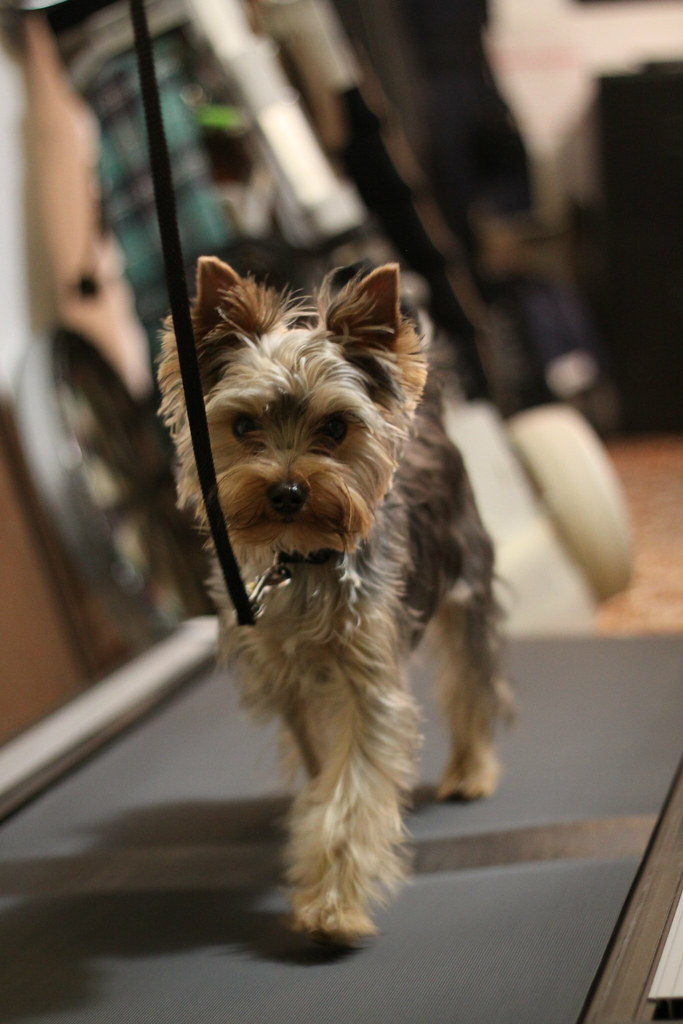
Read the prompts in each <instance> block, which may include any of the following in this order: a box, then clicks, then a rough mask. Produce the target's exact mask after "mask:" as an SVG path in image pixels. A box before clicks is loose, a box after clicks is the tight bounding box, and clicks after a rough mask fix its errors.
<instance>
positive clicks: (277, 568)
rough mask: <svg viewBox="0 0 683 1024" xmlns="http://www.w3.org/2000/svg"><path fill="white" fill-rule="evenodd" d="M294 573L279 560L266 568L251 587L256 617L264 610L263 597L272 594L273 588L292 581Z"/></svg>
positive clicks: (250, 597)
mask: <svg viewBox="0 0 683 1024" xmlns="http://www.w3.org/2000/svg"><path fill="white" fill-rule="evenodd" d="M291 580H292V574H291V572H290V571H289V569H288V568H287V566H286V565H283V564H282V563H281V562H277V563H276V564H275V565H271V567H270V569H266V571H265V572H264V573H262V574H261V575H260V576H259V577H258V579H257V580H256V581H255V582H254V583H252V585H251V586H250V588H249V599H250V601H251V607H252V610H253V612H254V618H255V619H258V618H259V617H260V616H261V615H262V614H263V610H264V602H263V599H264V598H266V597H267V596H268V594H270V592H271V590H279V589H280V588H281V587H286V586H287V585H288V584H289V583H291Z"/></svg>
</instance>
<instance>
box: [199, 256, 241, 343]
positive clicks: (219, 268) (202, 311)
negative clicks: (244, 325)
mask: <svg viewBox="0 0 683 1024" xmlns="http://www.w3.org/2000/svg"><path fill="white" fill-rule="evenodd" d="M243 283H244V282H243V281H242V278H241V277H240V276H239V274H238V273H237V272H236V271H235V270H233V269H232V267H230V266H228V264H227V263H224V262H223V260H219V259H218V257H217V256H200V257H199V259H198V261H197V295H196V298H195V300H194V302H193V304H192V323H193V326H194V329H195V335H196V338H197V342H200V341H201V339H202V338H203V337H204V335H206V334H207V333H208V332H209V331H212V330H213V329H214V327H217V326H218V325H219V324H220V323H221V322H222V321H223V320H224V319H225V317H224V315H223V316H222V315H221V312H220V310H221V307H225V306H226V305H231V303H230V292H231V291H234V290H235V289H236V288H240V287H241V286H242V285H243Z"/></svg>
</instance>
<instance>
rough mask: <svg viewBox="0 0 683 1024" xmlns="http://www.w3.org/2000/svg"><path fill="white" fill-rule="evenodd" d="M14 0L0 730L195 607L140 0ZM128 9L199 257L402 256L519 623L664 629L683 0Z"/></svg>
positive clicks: (676, 329) (679, 356) (250, 267)
mask: <svg viewBox="0 0 683 1024" xmlns="http://www.w3.org/2000/svg"><path fill="white" fill-rule="evenodd" d="M0 10H1V12H2V46H1V47H0V146H1V147H2V148H1V154H0V252H1V253H2V274H1V275H0V308H1V309H2V310H3V314H4V315H3V337H2V340H1V341H0V501H1V506H0V507H1V508H2V512H3V514H2V516H1V517H0V566H1V569H0V637H1V638H2V650H3V659H2V673H1V676H0V742H2V741H5V740H7V739H9V738H10V737H13V736H15V735H17V734H18V733H19V732H21V731H22V730H23V729H25V728H26V727H27V726H29V725H30V724H31V723H33V722H35V721H37V720H39V719H40V718H42V717H43V716H45V715H46V714H47V713H48V712H49V711H51V710H53V709H54V708H55V707H57V706H59V705H61V704H63V703H64V702H65V701H67V700H69V699H70V698H71V697H73V696H75V695H77V694H78V693H81V692H82V691H83V690H84V689H86V688H87V687H89V686H91V685H92V684H93V683H95V682H96V681H97V680H100V679H102V678H103V677H104V676H106V675H107V673H109V672H111V671H112V670H113V669H114V668H116V667H118V666H121V665H124V664H126V663H127V662H128V661H130V660H131V659H133V658H134V657H135V656H136V655H138V654H140V653H141V652H142V651H144V650H146V649H148V648H149V647H150V646H151V645H153V644H155V643H156V642H157V641H159V640H160V639H162V638H163V637H166V636H168V635H169V634H170V633H172V632H173V630H174V629H175V628H176V627H177V626H178V625H179V624H180V623H182V622H183V621H184V620H185V619H188V618H191V617H194V616H197V615H206V614H210V613H211V606H210V604H209V602H208V600H207V598H206V596H205V593H204V588H203V579H204V575H205V571H206V560H205V554H204V552H203V550H202V543H201V540H200V539H198V538H197V536H196V535H195V533H194V532H193V530H192V528H191V526H190V524H189V523H188V522H187V521H186V519H185V518H184V516H183V515H181V514H180V513H179V512H178V511H177V509H176V508H175V494H174V486H173V464H172V455H171V450H170V445H169V443H168V439H167V438H166V437H165V436H164V433H163V431H162V430H161V428H160V426H159V424H158V422H157V419H156V415H155V411H156V406H157V394H156V389H155V383H154V373H153V367H154V360H155V358H156V354H157V348H158V331H159V325H160V323H161V320H162V318H163V317H164V315H165V313H166V312H167V309H168V304H169V303H168V296H167V293H166V288H165V284H164V271H163V262H162V257H161V251H160V244H159V236H158V230H157V226H156V214H155V209H154V201H153V193H152V186H151V177H150V172H149V164H148V154H147V148H146V139H145V135H144V126H143V112H142V107H141V100H140V94H139V85H138V79H137V71H136V62H135V54H134V47H133V37H132V30H131V27H130V22H129V14H128V9H127V5H126V4H125V3H121V2H120V0H117V2H113V3H109V2H107V0H63V2H61V3H55V4H53V5H50V6H48V5H47V4H45V3H42V2H41V0H30V2H29V0H27V2H25V3H22V4H19V3H16V2H12V3H6V2H4V3H3V4H2V6H1V7H0ZM147 10H148V17H149V20H150V25H151V29H152V32H153V35H154V39H155V58H156V62H157V74H158V78H159V87H160V92H161V101H162V109H163V113H164V118H165V124H166V131H167V136H168V144H169V148H170V153H171V160H172V164H173V171H174V182H175V189H176V202H177V206H178V219H179V226H180V232H181V239H182V245H183V252H184V258H185V262H186V267H187V275H188V281H189V282H192V280H193V275H194V265H195V262H196V259H197V257H198V256H199V255H202V254H205V253H214V254H217V255H219V256H221V257H222V258H224V259H226V260H228V261H229V262H231V263H232V265H233V266H235V267H236V269H238V270H239V271H240V272H243V273H246V272H251V273H254V274H255V275H256V276H258V277H261V278H265V279H267V280H269V281H270V282H271V283H273V284H275V285H276V286H285V285H289V286H291V287H293V288H295V289H301V290H303V291H305V292H310V291H311V290H312V289H314V288H315V287H316V286H317V285H318V284H319V282H320V280H321V278H322V277H323V275H324V274H325V273H326V272H327V271H328V270H330V269H331V268H333V267H335V266H339V265H342V264H348V263H353V262H356V261H360V260H369V261H371V262H374V263H377V262H379V261H382V260H386V259H398V260H399V261H400V263H401V265H402V268H403V271H404V275H403V276H404V282H405V290H406V299H407V300H409V301H410V302H411V303H413V304H414V305H417V306H418V307H419V308H420V309H421V310H422V314H423V317H424V323H425V329H427V330H428V331H429V332H430V333H431V334H432V335H433V338H434V344H435V348H436V349H437V350H438V351H439V353H440V355H441V359H440V370H439V372H440V373H441V375H442V377H443V383H444V393H445V400H446V414H447V424H448V429H449V432H450V433H451V435H452V437H453V438H454V440H455V441H456V442H457V443H458V444H460V446H461V447H462V449H463V452H464V455H465V458H466V461H467V462H468V465H469V467H470V472H471V475H472V478H473V483H474V486H475V491H476V493H477V497H478V500H479V503H480V507H481V510H482V514H483V516H484V519H485V521H486V522H487V525H488V526H489V529H490V530H491V532H492V534H493V536H494V540H495V543H496V547H497V555H498V573H499V577H500V599H501V602H502V604H503V606H504V609H505V626H506V629H507V631H508V632H509V633H510V635H524V634H525V635H533V634H539V633H541V634H543V633H546V634H547V633H572V632H590V631H602V632H611V633H624V632H643V633H645V632H666V631H679V630H680V629H681V628H683V571H682V570H683V529H681V527H682V526H683V522H682V520H683V512H682V511H681V510H682V509H683V403H682V402H681V382H682V381H683V243H682V241H681V240H682V239H683V5H682V4H681V3H680V2H678V0H643V2H636V0H630V2H629V0H610V2H591V0H489V2H488V3H487V2H485V0H335V2H333V0H253V2H250V3H246V2H242V0H149V2H148V4H147Z"/></svg>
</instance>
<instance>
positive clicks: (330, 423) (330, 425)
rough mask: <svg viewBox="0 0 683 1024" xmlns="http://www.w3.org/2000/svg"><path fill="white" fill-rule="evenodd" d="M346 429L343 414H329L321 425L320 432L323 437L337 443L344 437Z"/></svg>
mask: <svg viewBox="0 0 683 1024" xmlns="http://www.w3.org/2000/svg"><path fill="white" fill-rule="evenodd" d="M347 429H348V428H347V426H346V420H345V419H344V417H343V416H330V417H329V419H326V420H325V422H324V423H323V425H322V426H321V428H320V433H321V434H322V435H323V437H326V438H329V440H330V441H334V442H335V444H339V443H340V441H343V440H344V438H345V437H346V431H347Z"/></svg>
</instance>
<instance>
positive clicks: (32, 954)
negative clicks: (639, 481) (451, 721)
mask: <svg viewBox="0 0 683 1024" xmlns="http://www.w3.org/2000/svg"><path fill="white" fill-rule="evenodd" d="M507 660H508V664H509V674H510V677H511V679H512V681H513V684H514V687H515V690H516V693H517V699H518V708H519V710H518V718H517V722H516V724H514V725H513V726H512V727H511V728H509V729H503V730H501V735H500V743H499V747H500V752H501V755H502V758H503V761H504V764H505V775H504V777H503V780H502V783H501V787H500V790H499V792H498V793H497V794H496V795H495V796H494V797H493V798H492V799H491V800H488V801H485V802H481V803H476V804H460V803H451V804H445V805H436V804H434V803H432V801H431V790H430V787H431V786H432V785H433V784H434V782H435V781H436V779H437V777H438V772H439V770H440V768H441V766H442V764H443V761H444V758H445V752H446V741H445V735H444V733H443V731H442V729H441V726H440V723H439V722H438V721H437V719H436V716H435V713H434V709H433V702H432V701H431V699H430V688H431V679H430V675H429V673H428V672H427V671H426V670H424V671H417V672H416V673H415V675H414V681H415V687H416V690H417V692H418V693H419V696H420V698H421V700H422V703H423V706H424V708H425V721H424V733H425V744H424V751H423V759H422V769H421V783H420V786H419V787H418V789H417V791H416V806H415V810H414V812H413V813H412V814H411V816H410V818H409V822H408V824H409V828H410V831H411V834H412V837H413V843H414V847H415V873H414V875H413V878H412V879H411V881H410V882H409V883H408V885H406V886H405V888H404V889H403V890H402V892H401V893H400V894H399V896H398V898H397V899H396V900H395V901H394V902H393V903H392V904H391V905H390V906H389V907H387V908H386V909H384V910H383V911H381V912H380V913H379V915H378V923H379V926H380V929H381V934H380V936H379V937H378V938H377V939H376V940H375V941H374V942H373V943H371V944H370V945H368V946H367V947H366V948H363V949H361V950H358V951H355V952H351V953H348V952H347V953H339V952H336V953H335V952H333V951H329V950H325V949H323V948H320V947H317V946H315V945H313V944H312V943H310V942H309V941H308V940H307V939H305V938H303V937H301V936H295V935H292V934H290V933H289V932H288V931H287V929H286V927H285V926H284V924H283V920H282V917H283V914H284V912H285V902H284V899H283V897H282V895H281V893H280V890H279V863H280V852H281V848H282V836H283V832H282V819H283V816H284V814H285V813H286V809H287V798H286V796H285V795H284V794H283V793H282V791H279V790H278V787H277V773H276V769H275V763H276V734H275V731H274V730H273V729H269V728H262V727H258V726H255V725H254V724H252V723H251V722H249V721H248V720H247V719H246V718H245V717H244V716H243V715H242V713H241V712H240V711H239V710H238V709H237V705H236V700H235V693H234V688H233V687H232V685H231V684H230V681H229V680H227V679H226V678H225V677H224V676H222V675H221V674H219V673H212V672H209V673H206V672H204V673H201V674H200V675H198V677H197V678H196V679H195V680H193V681H192V682H191V683H190V684H189V685H188V686H187V687H185V688H184V689H182V690H181V691H180V692H178V693H177V694H176V695H175V697H173V698H172V699H171V700H169V701H167V702H166V703H165V704H163V705H162V706H161V707H160V708H158V709H157V710H156V712H155V713H153V714H152V715H150V716H148V717H147V718H146V719H144V720H142V721H141V722H139V723H138V724H137V726H135V727H133V728H131V729H129V730H128V731H127V732H126V733H125V734H123V735H121V736H120V737H119V738H118V739H116V740H115V741H113V742H111V743H110V744H109V745H108V746H107V747H105V748H104V749H103V750H101V751H100V752H99V754H97V755H95V756H93V757H92V758H91V759H90V760H88V761H87V762H85V763H83V764H82V765H81V766H80V767H78V768H77V769H75V770H73V771H72V772H71V773H70V774H69V775H68V776H66V777H64V778H62V779H61V780H59V781H58V782H56V783H54V784H53V785H52V786H51V788H50V789H49V790H47V791H46V792H44V793H43V794H42V795H40V796H39V797H37V798H36V799H34V800H33V801H32V802H31V803H30V804H29V805H27V806H26V807H24V808H23V809H22V810H20V811H19V812H17V813H16V814H15V815H14V816H13V817H11V818H10V819H9V820H8V821H6V822H5V824H4V825H3V826H2V827H0V1021H2V1022H3V1024H10V1022H14V1021H17V1022H19V1021H21V1022H35V1024H38V1022H40V1024H50V1022H64V1024H67V1022H68V1024H78V1022H84V1024H85V1022H88V1024H109V1022H111V1024H114V1022H116V1024H128V1022H130V1024H195V1022H197V1024H213V1022H216V1024H219V1022H220V1024H252V1022H253V1024H270V1022H273V1024H275V1022H277V1024H290V1022H291V1024H307V1022H311V1024H328V1022H329V1024H366V1022H367V1024H384V1022H387V1024H389V1022H391V1024H421V1022H422V1021H424V1022H432V1021H434V1022H440V1024H441V1022H443V1024H447V1022H456V1021H457V1022H458V1024H460V1022H465V1024H469V1022H481V1024H484V1022H485V1024H516V1022H521V1021H523V1022H525V1024H536V1022H538V1024H564V1022H567V1024H571V1022H574V1021H575V1020H576V1017H577V1015H578V1013H579V1011H580V1009H581V1006H582V1004H583V1001H584V998H585V996H586V994H587V991H588V988H589V985H590V983H591V980H592V978H593V976H594V974H595V972H596V970H597V968H598V966H599V963H600V959H601V956H602V953H603V951H604V949H605V946H606V943H607V941H608V939H609V936H610V934H611V931H612V929H613V927H614V925H615V923H616V920H617V917H618V914H619V912H620V909H621V907H622V905H623V902H624V900H625V898H626V895H627V893H628V890H629V887H630V884H631V882H632V880H633V877H634V874H635V871H636V868H637V865H638V863H639V859H640V856H641V853H642V851H643V848H644V844H645V843H646V841H647V838H648V835H649V832H650V830H651V828H652V826H653V823H654V820H655V816H656V814H657V813H658V812H659V810H660V807H661V805H662V802H663V800H664V797H665V795H666V792H667V789H668V786H669V784H670V781H671V779H672V776H673V774H674V771H675V769H676V766H677V763H678V760H679V757H680V754H681V736H682V735H683V730H682V724H683V638H677V637H652V638H630V639H614V640H612V639H610V640H607V639H596V638H582V639H571V640H543V641H533V642H532V641H528V642H521V643H516V644H513V645H512V646H511V648H510V651H509V655H508V659H507Z"/></svg>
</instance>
